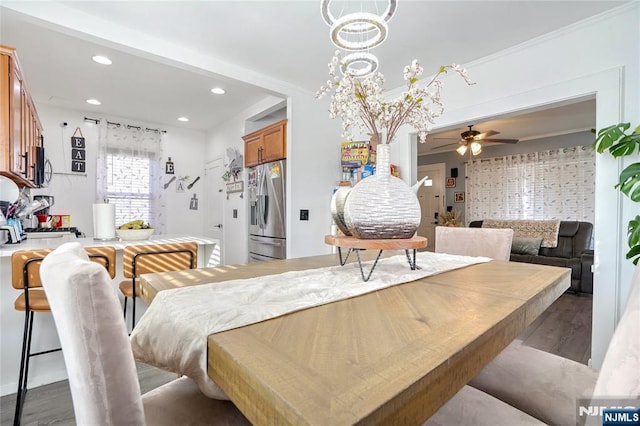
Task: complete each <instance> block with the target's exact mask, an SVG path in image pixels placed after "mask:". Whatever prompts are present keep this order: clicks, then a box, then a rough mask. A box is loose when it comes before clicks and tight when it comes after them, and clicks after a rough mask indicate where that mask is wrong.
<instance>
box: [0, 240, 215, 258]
mask: <svg viewBox="0 0 640 426" xmlns="http://www.w3.org/2000/svg"><path fill="white" fill-rule="evenodd" d="M54 235H55V234H54ZM69 241H76V242H79V243H80V244H82V246H83V247H100V246H102V247H104V246H108V247H115V249H116V251H120V250H122V249H123V248H125V247H126V246H129V245H135V244H162V243H176V242H187V241H193V242H196V243H198V246H199V247H198V248H199V249H200V248H201V247H200V246H208V245H212V244H214V245H217V244H218V240H216V239H212V238H205V237H195V236H192V235H152V236H151V238H149V239H148V240H140V241H121V240H119V239H117V240H113V241H102V240H94V239H93V238H76V237H75V236H73V235H69V234H64V235H60V236H58V237H53V238H27V239H26V240H23V241H21V242H20V243H18V244H3V245H0V258H2V257H11V254H12V253H13V252H15V251H18V250H34V249H42V248H56V247H58V246H60V245H62V244H64V243H68V242H69Z"/></svg>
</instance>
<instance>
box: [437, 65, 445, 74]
mask: <svg viewBox="0 0 640 426" xmlns="http://www.w3.org/2000/svg"><path fill="white" fill-rule="evenodd" d="M438 72H443V73H445V74H446V73H447V67H445V66H444V65H440V71H438Z"/></svg>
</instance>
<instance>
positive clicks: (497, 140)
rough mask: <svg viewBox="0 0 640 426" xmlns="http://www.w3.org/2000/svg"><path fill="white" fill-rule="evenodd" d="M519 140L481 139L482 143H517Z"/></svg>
mask: <svg viewBox="0 0 640 426" xmlns="http://www.w3.org/2000/svg"><path fill="white" fill-rule="evenodd" d="M519 140H520V139H482V142H495V143H518V141H519Z"/></svg>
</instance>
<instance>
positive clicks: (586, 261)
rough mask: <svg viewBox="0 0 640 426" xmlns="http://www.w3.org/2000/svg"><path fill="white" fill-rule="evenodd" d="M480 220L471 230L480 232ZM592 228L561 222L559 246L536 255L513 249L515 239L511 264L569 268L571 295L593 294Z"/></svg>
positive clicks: (545, 248) (575, 222) (587, 224)
mask: <svg viewBox="0 0 640 426" xmlns="http://www.w3.org/2000/svg"><path fill="white" fill-rule="evenodd" d="M482 222H483V221H481V220H476V221H473V222H471V223H469V227H470V228H481V227H482ZM592 234H593V224H591V223H589V222H578V221H561V222H560V229H559V231H558V246H557V247H554V248H548V247H539V248H538V250H537V254H533V253H535V250H534V252H531V251H530V250H528V253H529V254H525V252H526V250H525V251H522V250H519V249H518V248H516V239H515V238H514V245H512V249H511V256H510V260H511V261H512V262H527V263H537V264H542V265H551V266H562V267H565V268H571V287H570V288H569V290H568V291H570V292H573V293H587V294H592V293H593V272H592V271H591V267H592V265H593V250H591V238H592Z"/></svg>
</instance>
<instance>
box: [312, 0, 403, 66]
mask: <svg viewBox="0 0 640 426" xmlns="http://www.w3.org/2000/svg"><path fill="white" fill-rule="evenodd" d="M397 3H398V2H397V0H388V5H387V8H386V10H385V11H384V12H383V13H382V15H377V14H375V13H369V12H354V13H348V14H346V15H344V16H341V17H339V18H336V17H335V16H334V15H333V14H332V13H331V11H330V5H331V0H321V3H320V13H321V15H322V19H324V21H325V22H326V23H327V25H329V26H330V27H331V30H330V32H329V34H330V38H331V41H332V42H333V44H334V45H335V46H336V47H338V48H340V49H342V50H346V51H348V52H353V53H350V54H348V55H346V56H345V57H343V58H342V60H341V66H340V71H341V72H342V74H343V75H346V74H349V75H352V76H354V77H365V76H367V75H369V74H371V73H373V72H375V71H376V70H377V69H378V58H377V57H376V56H375V55H374V54H372V53H371V52H369V51H368V50H369V49H373V48H374V47H376V46H379V45H380V44H381V43H382V42H383V41H384V40H385V39H386V38H387V34H388V32H389V27H388V25H387V22H388V21H389V20H390V19H391V17H392V16H393V14H394V13H395V11H396V8H397Z"/></svg>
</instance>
